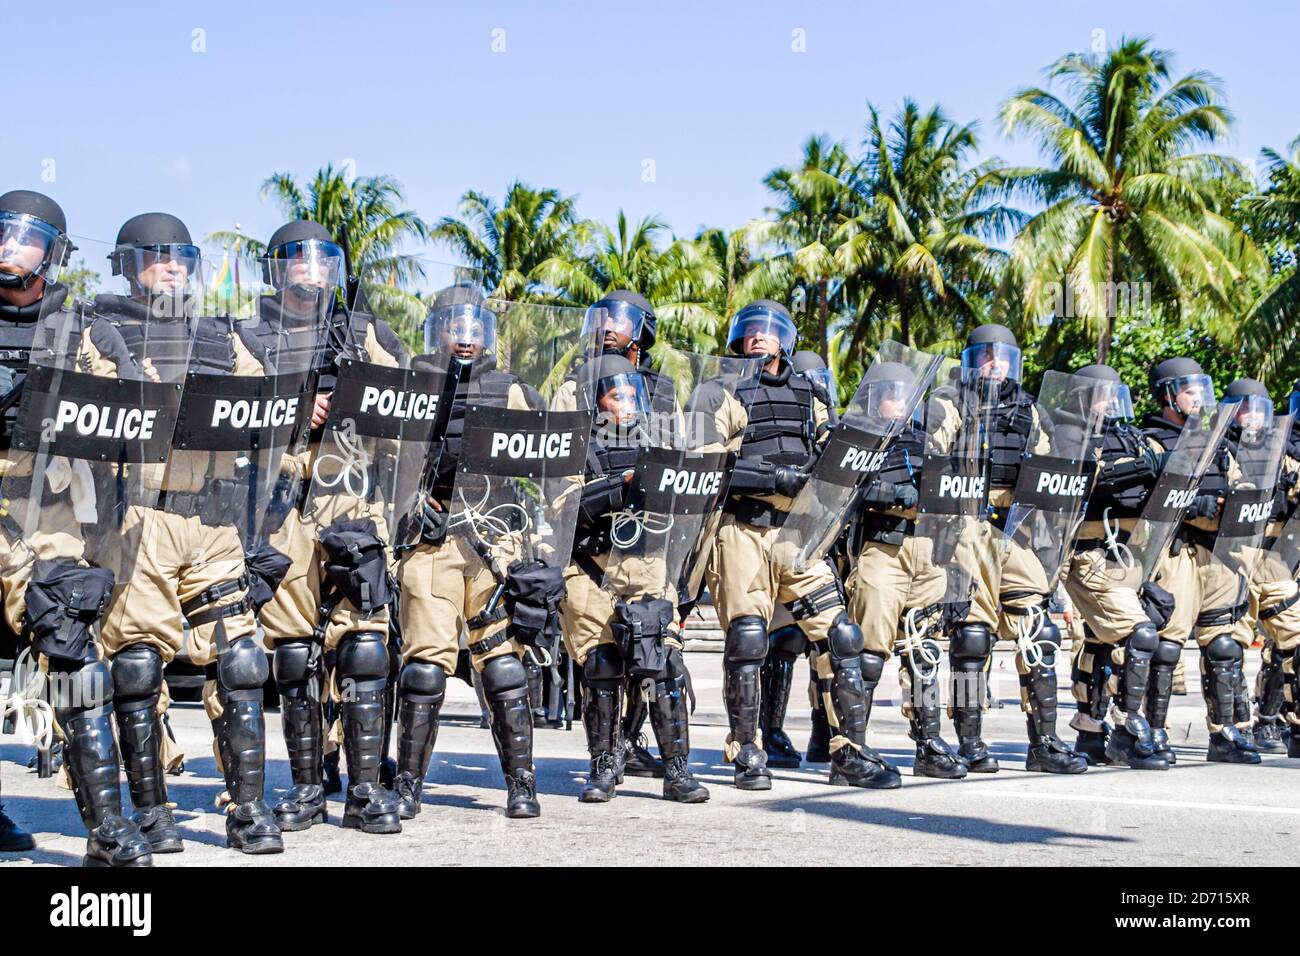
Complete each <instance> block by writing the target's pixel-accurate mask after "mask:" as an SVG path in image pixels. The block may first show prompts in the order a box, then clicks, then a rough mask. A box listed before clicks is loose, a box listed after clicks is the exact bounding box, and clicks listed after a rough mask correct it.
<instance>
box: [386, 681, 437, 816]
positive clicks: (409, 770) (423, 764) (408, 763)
mask: <svg viewBox="0 0 1300 956" xmlns="http://www.w3.org/2000/svg"><path fill="white" fill-rule="evenodd" d="M397 693H398V708H397V725H398V732H397V779H396V784H397V799H398V801H399V806H398V811H397V812H398V815H399V816H400V817H401V818H402V819H403V820H410V819H412V818H413V817H414V816H415V815H416V814H417V813H419V812H420V801H421V797H422V795H423V793H424V778H425V775H426V774H427V773H428V772H429V761H430V760H431V759H432V757H433V746H434V744H435V743H436V742H437V740H438V715H439V714H440V713H441V712H442V702H443V700H444V699H445V697H446V693H447V674H446V672H444V671H443V669H442V668H441V667H440V666H439V665H437V664H429V663H426V662H425V661H414V660H413V661H408V662H407V664H406V666H404V667H403V668H402V671H401V674H400V676H399V677H398V688H397Z"/></svg>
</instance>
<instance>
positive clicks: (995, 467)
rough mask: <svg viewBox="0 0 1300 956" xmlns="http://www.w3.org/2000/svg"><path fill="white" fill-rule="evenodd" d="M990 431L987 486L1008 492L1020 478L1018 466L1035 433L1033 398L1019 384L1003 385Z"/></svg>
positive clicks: (994, 409) (1009, 383) (992, 417)
mask: <svg viewBox="0 0 1300 956" xmlns="http://www.w3.org/2000/svg"><path fill="white" fill-rule="evenodd" d="M989 429H990V434H989V436H988V443H989V484H990V485H991V486H992V487H994V488H1010V487H1012V486H1014V485H1015V483H1016V478H1018V477H1019V475H1020V463H1021V462H1022V461H1023V460H1024V457H1025V449H1026V448H1027V447H1028V445H1029V436H1030V435H1031V434H1033V431H1034V397H1033V396H1032V395H1030V394H1029V393H1028V392H1026V391H1025V390H1024V389H1023V388H1021V387H1020V385H1019V383H1016V382H1005V383H1003V386H1002V388H1001V394H1000V395H999V398H998V403H997V405H996V406H995V407H994V408H993V413H992V416H991V421H990V423H989Z"/></svg>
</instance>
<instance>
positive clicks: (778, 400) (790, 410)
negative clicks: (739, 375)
mask: <svg viewBox="0 0 1300 956" xmlns="http://www.w3.org/2000/svg"><path fill="white" fill-rule="evenodd" d="M736 398H738V399H739V400H740V401H741V402H743V403H744V404H745V405H746V406H747V407H748V409H749V424H748V425H746V426H745V434H744V438H743V439H742V444H741V446H740V457H741V458H750V459H759V460H762V461H768V462H771V463H772V464H775V465H804V464H807V462H808V457H809V455H811V454H812V445H813V434H814V429H813V390H812V386H811V385H809V384H808V381H807V380H806V379H804V378H803V377H802V376H800V375H794V374H792V372H791V369H790V364H789V363H788V362H786V361H785V360H784V359H782V361H781V367H780V370H779V371H778V372H777V373H776V374H775V375H769V374H768V373H767V372H763V373H761V374H760V375H759V377H758V381H752V380H751V381H748V382H746V383H745V384H743V385H741V386H740V387H739V388H738V389H737V390H736Z"/></svg>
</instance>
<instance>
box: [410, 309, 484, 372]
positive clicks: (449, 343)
mask: <svg viewBox="0 0 1300 956" xmlns="http://www.w3.org/2000/svg"><path fill="white" fill-rule="evenodd" d="M496 344H497V323H496V316H495V315H494V314H493V313H492V312H490V311H489V310H487V309H484V308H483V307H481V306H478V305H474V304H473V303H468V302H467V303H465V304H464V305H456V306H451V307H449V308H444V309H438V310H436V311H434V312H433V313H432V314H430V316H429V318H428V320H426V321H425V323H424V347H425V349H426V350H427V351H430V352H442V353H443V354H446V355H450V356H452V357H453V358H456V359H459V360H460V361H462V362H472V361H473V360H474V359H476V358H478V357H479V356H480V355H482V354H483V353H484V352H491V351H493V350H494V349H495V348H496Z"/></svg>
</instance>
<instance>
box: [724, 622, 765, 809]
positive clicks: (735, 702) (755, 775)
mask: <svg viewBox="0 0 1300 956" xmlns="http://www.w3.org/2000/svg"><path fill="white" fill-rule="evenodd" d="M767 643H768V641H767V625H766V624H765V623H764V622H763V620H762V619H761V618H758V617H754V616H752V615H746V616H744V617H739V618H736V619H735V620H734V621H732V622H731V624H730V626H729V627H728V628H727V637H726V648H725V650H724V652H723V654H724V657H723V662H722V668H723V671H722V674H723V688H722V697H723V701H724V703H725V704H726V707H727V722H728V724H729V725H730V727H731V735H730V740H729V742H728V750H729V752H731V753H733V754H734V757H733V758H732V761H731V763H732V768H733V770H734V772H735V777H734V781H735V786H736V789H737V790H771V789H772V772H771V771H770V770H768V769H767V754H766V753H764V752H763V748H762V746H761V745H760V744H759V740H758V733H759V730H758V720H759V709H760V707H761V701H762V689H761V681H762V667H763V659H764V658H765V657H766V656H767Z"/></svg>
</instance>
